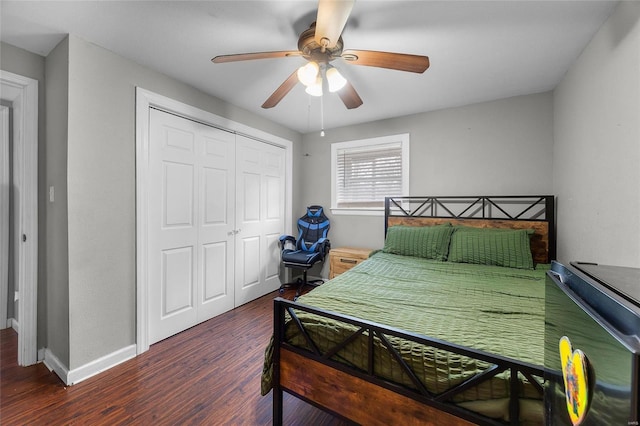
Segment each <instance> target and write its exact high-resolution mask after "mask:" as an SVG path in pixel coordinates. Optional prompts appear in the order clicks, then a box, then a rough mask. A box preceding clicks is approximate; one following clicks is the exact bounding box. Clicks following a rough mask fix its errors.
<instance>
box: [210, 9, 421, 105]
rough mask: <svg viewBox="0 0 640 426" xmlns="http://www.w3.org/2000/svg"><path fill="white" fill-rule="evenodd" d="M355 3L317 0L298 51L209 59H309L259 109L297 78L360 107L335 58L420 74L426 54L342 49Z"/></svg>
mask: <svg viewBox="0 0 640 426" xmlns="http://www.w3.org/2000/svg"><path fill="white" fill-rule="evenodd" d="M354 3H355V0H319V3H318V13H317V17H316V22H314V23H312V24H311V26H310V27H309V28H308V29H306V30H305V31H303V32H302V34H300V37H299V39H298V50H293V51H287V50H284V51H275V52H256V53H239V54H232V55H220V56H216V57H215V58H213V59H211V61H212V62H213V63H216V64H219V63H224V62H237V61H248V60H252V59H269V58H283V57H289V56H302V57H303V58H305V59H306V60H307V61H309V62H308V63H307V64H306V65H304V66H302V67H300V68H299V69H297V70H296V71H294V72H293V73H292V74H291V75H290V76H289V77H288V78H287V79H286V80H285V81H284V82H283V83H282V84H281V85H280V87H278V88H277V89H276V90H275V92H273V94H272V95H271V96H269V98H268V99H267V100H266V101H265V102H264V103H263V104H262V108H273V107H275V106H276V105H277V104H278V103H279V102H280V101H281V100H282V99H283V98H284V97H285V96H286V95H287V93H289V92H290V91H291V89H293V87H294V86H295V85H296V84H297V83H298V81H300V82H301V83H303V84H304V85H305V86H307V88H306V92H307V93H309V94H310V95H314V96H322V93H323V86H325V87H328V89H329V91H330V92H335V93H337V94H338V96H340V99H341V100H342V102H343V103H344V105H345V106H346V107H347V108H348V109H352V108H357V107H359V106H360V105H362V99H361V98H360V96H359V95H358V92H356V90H355V89H354V87H353V85H352V84H351V83H349V82H348V81H347V80H346V79H345V78H344V77H343V76H342V75H341V74H340V72H339V71H338V69H337V68H335V67H334V66H333V65H332V64H331V62H332V61H333V60H335V59H337V58H342V59H344V60H345V61H346V62H347V63H350V64H353V65H365V66H370V67H379V68H388V69H393V70H399V71H409V72H414V73H423V72H425V71H426V69H427V68H429V58H428V57H427V56H420V55H410V54H404V53H391V52H379V51H372V50H343V47H344V44H343V41H342V37H341V34H342V31H343V29H344V26H345V25H346V23H347V20H348V19H349V14H350V13H351V9H352V8H353V4H354ZM323 75H324V79H323ZM324 81H326V85H325V84H324Z"/></svg>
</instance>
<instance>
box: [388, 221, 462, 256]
mask: <svg viewBox="0 0 640 426" xmlns="http://www.w3.org/2000/svg"><path fill="white" fill-rule="evenodd" d="M453 230H454V228H453V227H452V226H451V224H450V223H447V224H444V225H437V226H404V225H398V226H391V227H389V229H387V238H386V239H385V242H384V249H382V251H383V252H385V253H392V254H400V255H403V256H415V257H423V258H425V259H435V260H447V253H448V251H449V242H450V240H451V234H453Z"/></svg>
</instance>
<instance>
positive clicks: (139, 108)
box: [136, 87, 293, 355]
mask: <svg viewBox="0 0 640 426" xmlns="http://www.w3.org/2000/svg"><path fill="white" fill-rule="evenodd" d="M150 108H157V109H160V110H162V111H165V112H168V113H171V114H175V115H178V116H181V117H184V118H186V119H189V120H193V121H196V122H199V123H202V124H205V125H209V126H213V127H217V128H220V129H223V130H227V131H230V132H234V133H237V134H242V135H244V136H247V137H250V138H252V139H256V140H259V141H262V142H265V143H269V144H272V145H276V146H279V147H282V148H283V149H285V152H286V154H285V157H286V165H285V179H286V183H285V229H291V224H292V211H293V179H292V176H293V143H292V142H291V141H290V140H287V139H284V138H281V137H279V136H275V135H272V134H270V133H267V132H264V131H262V130H258V129H254V128H252V127H249V126H247V125H245V124H242V123H238V122H236V121H233V120H230V119H228V118H224V117H221V116H218V115H215V114H213V113H210V112H207V111H204V110H202V109H199V108H196V107H193V106H191V105H187V104H185V103H182V102H180V101H176V100H174V99H171V98H168V97H166V96H163V95H160V94H157V93H154V92H151V91H149V90H146V89H143V88H141V87H136V352H137V354H138V355H139V354H141V353H143V352H145V351H147V350H149V308H148V306H149V305H148V303H149V266H148V262H147V259H148V255H149V247H148V238H149V235H148V229H147V228H148V227H147V218H148V217H149V216H148V215H149V180H150V179H149V134H150V128H149V109H150Z"/></svg>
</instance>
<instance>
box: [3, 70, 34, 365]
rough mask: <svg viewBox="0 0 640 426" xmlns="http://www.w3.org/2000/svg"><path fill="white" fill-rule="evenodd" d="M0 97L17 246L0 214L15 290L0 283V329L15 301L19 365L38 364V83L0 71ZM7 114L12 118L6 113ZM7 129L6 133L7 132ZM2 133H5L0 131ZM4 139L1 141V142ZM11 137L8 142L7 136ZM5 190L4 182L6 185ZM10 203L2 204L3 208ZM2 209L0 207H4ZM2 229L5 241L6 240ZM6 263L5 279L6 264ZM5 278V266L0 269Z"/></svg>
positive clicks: (4, 189) (6, 222)
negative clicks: (10, 166)
mask: <svg viewBox="0 0 640 426" xmlns="http://www.w3.org/2000/svg"><path fill="white" fill-rule="evenodd" d="M0 85H1V87H0V93H1V94H2V95H1V101H2V105H3V106H4V107H5V108H6V111H5V112H3V113H2V114H3V116H4V115H5V114H6V116H7V119H6V121H4V118H3V121H2V131H1V132H0V133H1V134H2V135H3V137H2V138H0V139H2V146H1V147H0V151H1V152H3V153H7V158H6V159H5V158H4V154H3V158H2V161H3V164H2V166H3V170H5V167H4V163H5V162H6V163H7V164H8V162H9V154H8V152H9V146H11V147H12V149H11V156H10V157H11V163H12V171H11V177H10V179H11V180H12V183H11V185H12V187H13V188H14V189H15V190H14V191H11V192H9V191H8V189H7V188H6V187H5V177H4V172H3V181H2V184H3V190H2V196H3V197H5V195H4V194H5V193H7V195H6V196H9V194H13V198H12V200H13V204H14V205H15V209H11V210H9V211H13V212H14V213H13V219H14V220H13V226H12V228H13V230H14V233H13V235H14V238H13V239H12V240H15V241H16V244H15V245H14V247H13V248H11V247H10V246H9V244H10V243H9V237H8V235H9V232H11V231H10V230H9V229H10V227H9V214H10V213H6V218H5V213H4V211H5V210H7V208H5V209H2V210H0V211H1V212H2V213H1V214H2V216H1V217H0V219H1V220H2V221H3V223H2V226H1V228H0V229H2V231H3V233H2V249H1V250H2V253H3V258H5V256H4V251H5V250H6V258H7V259H9V255H8V254H9V250H11V252H12V253H13V256H12V258H15V261H14V262H12V265H13V276H14V278H15V279H14V282H15V284H14V287H15V289H14V291H13V294H9V288H8V278H7V279H6V280H5V279H2V280H0V287H2V288H0V293H1V294H2V297H1V298H0V303H3V304H4V307H5V309H3V310H0V316H2V317H0V321H4V324H3V328H4V326H6V324H7V316H8V314H9V311H10V310H9V309H8V308H9V305H11V303H12V302H14V301H15V302H16V303H15V305H11V306H12V307H14V309H13V310H14V312H13V315H12V316H13V317H14V318H13V322H12V326H13V327H14V328H15V329H16V330H17V331H18V354H17V355H18V365H23V366H26V365H31V364H35V363H36V362H37V361H38V349H37V290H38V273H37V271H38V201H37V195H38V82H37V80H34V79H31V78H27V77H23V76H20V75H17V74H13V73H10V72H6V71H0ZM9 111H11V114H9ZM9 127H11V132H9ZM5 128H6V129H5ZM4 135H6V137H4ZM9 136H11V137H9ZM6 185H7V186H8V183H6ZM8 204H9V203H8V202H7V205H8ZM4 205H5V204H4V203H3V206H4ZM5 230H7V231H6V232H7V236H6V237H5ZM8 263H9V262H8V261H7V267H6V269H7V277H8V270H9V265H8ZM0 269H1V270H2V273H3V274H4V273H5V272H4V264H1V265H0Z"/></svg>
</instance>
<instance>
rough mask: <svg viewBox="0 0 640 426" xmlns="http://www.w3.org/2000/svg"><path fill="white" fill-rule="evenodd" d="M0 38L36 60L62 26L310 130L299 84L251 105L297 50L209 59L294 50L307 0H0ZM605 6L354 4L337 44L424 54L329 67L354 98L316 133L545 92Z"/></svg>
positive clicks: (329, 105)
mask: <svg viewBox="0 0 640 426" xmlns="http://www.w3.org/2000/svg"><path fill="white" fill-rule="evenodd" d="M0 1H1V3H0V15H1V19H0V38H1V40H2V41H4V42H6V43H9V44H12V45H15V46H18V47H21V48H23V49H26V50H29V51H31V52H34V53H37V54H40V55H43V56H46V55H47V54H48V53H49V52H50V51H51V50H52V49H53V48H54V47H55V46H56V45H57V43H59V42H60V41H61V40H62V39H63V38H64V36H65V35H66V34H68V33H71V34H75V35H77V36H80V37H81V38H83V39H85V40H87V41H90V42H93V43H95V44H97V45H99V46H102V47H105V48H107V49H109V50H111V51H113V52H115V53H117V54H119V55H121V56H123V57H126V58H129V59H131V60H133V61H135V62H137V63H140V64H142V65H145V66H147V67H149V68H152V69H154V70H157V71H160V72H162V73H164V74H167V75H169V76H171V77H174V78H176V79H178V80H180V81H183V82H186V83H188V84H190V85H192V86H194V87H196V88H198V89H200V90H201V91H203V92H206V93H209V94H211V95H213V96H216V97H218V98H220V99H223V100H225V101H227V102H229V103H231V104H234V105H236V106H238V107H241V108H244V109H246V110H249V111H252V112H254V113H256V114H259V115H261V116H264V117H266V118H268V119H270V120H272V121H275V122H277V123H280V124H282V125H284V126H286V127H288V128H291V129H294V130H296V131H299V132H301V133H307V132H309V131H316V130H318V129H320V125H321V123H320V98H311V97H309V96H308V95H307V94H306V93H305V92H304V90H303V89H304V87H303V86H302V85H301V84H298V85H297V86H296V87H295V88H294V89H293V90H292V91H291V92H290V93H289V94H288V95H287V96H286V97H285V98H284V99H283V100H282V101H281V102H280V104H279V105H277V106H276V107H275V108H272V109H269V110H265V109H262V108H261V107H260V106H261V105H262V103H263V102H264V101H265V100H266V99H267V98H268V97H269V96H270V95H271V93H272V92H273V91H274V90H275V89H276V88H277V87H278V86H279V85H280V84H281V83H282V82H283V81H284V80H285V79H286V78H287V77H288V76H289V75H290V74H291V73H292V72H293V71H294V70H295V69H296V68H297V67H299V66H300V65H302V64H303V63H304V59H302V58H301V57H290V58H281V59H265V60H258V61H244V62H236V63H225V64H213V63H212V62H211V61H210V59H211V58H212V57H214V56H216V55H222V54H231V53H246V52H261V51H272V50H296V49H297V40H298V35H299V33H300V32H302V31H303V30H304V29H306V28H308V26H309V25H310V24H311V22H312V21H314V20H315V11H316V8H317V2H316V1H273V0H268V1H267V0H263V1H199V2H196V1H69V2H65V1H7V0H0ZM615 4H616V2H612V1H577V0H573V1H519V0H511V1H506V0H504V1H481V0H476V1H452V0H449V1H372V0H368V1H367V0H358V1H356V4H355V6H354V8H353V11H352V13H351V16H350V19H349V21H348V23H347V26H346V28H345V30H344V32H343V39H344V44H345V49H361V50H382V51H391V52H400V53H412V54H419V55H427V56H429V58H430V61H431V67H430V68H429V69H428V70H427V71H426V72H425V73H424V74H414V73H408V72H401V71H393V70H386V69H379V68H372V67H365V66H356V65H350V64H347V63H346V62H344V61H343V60H342V59H338V60H336V61H334V62H333V64H334V65H336V66H337V67H338V68H339V69H340V71H341V72H342V74H343V75H345V77H347V79H348V80H349V81H350V82H351V83H352V84H353V86H354V87H355V88H356V90H357V91H358V93H359V94H360V96H361V97H362V99H363V101H364V105H362V106H361V107H359V108H357V109H354V110H347V109H346V108H345V107H344V105H343V104H342V102H341V101H340V99H339V98H338V97H337V96H336V95H335V94H327V95H325V96H324V97H323V103H324V126H325V128H327V129H330V128H334V127H340V126H345V125H350V124H355V123H363V122H368V121H372V120H379V119H384V118H389V117H397V116H403V115H407V114H413V113H418V112H425V111H431V110H435V109H442V108H448V107H454V106H460V105H466V104H471V103H476V102H482V101H487V100H493V99H500V98H505V97H510V96H516V95H522V94H529V93H537V92H543V91H547V90H551V89H553V88H554V87H555V86H556V85H557V84H558V82H559V81H560V80H561V78H562V76H563V75H564V73H565V72H566V71H567V69H568V68H569V66H570V65H571V63H572V62H573V61H574V60H575V58H576V57H577V56H578V55H579V54H580V52H581V51H582V49H583V48H584V47H585V46H586V45H587V43H588V42H589V40H591V38H592V37H593V35H594V34H595V32H596V31H597V30H598V28H600V26H601V25H602V23H603V22H604V21H605V19H606V18H607V16H608V15H609V13H610V12H611V10H612V9H613V7H614V6H615Z"/></svg>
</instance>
